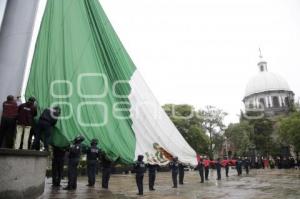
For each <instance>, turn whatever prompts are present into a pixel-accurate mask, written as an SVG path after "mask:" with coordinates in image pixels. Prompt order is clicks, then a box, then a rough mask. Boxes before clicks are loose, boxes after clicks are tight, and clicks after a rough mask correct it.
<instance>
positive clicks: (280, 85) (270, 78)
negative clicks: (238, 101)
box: [245, 71, 291, 97]
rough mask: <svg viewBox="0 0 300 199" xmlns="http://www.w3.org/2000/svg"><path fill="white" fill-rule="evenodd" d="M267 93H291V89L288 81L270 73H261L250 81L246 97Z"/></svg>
mask: <svg viewBox="0 0 300 199" xmlns="http://www.w3.org/2000/svg"><path fill="white" fill-rule="evenodd" d="M266 91H291V89H290V86H289V84H288V83H287V81H286V80H285V79H284V78H282V77H281V76H279V75H277V74H274V73H271V72H268V71H261V72H259V73H258V74H257V75H255V76H254V77H252V78H251V79H250V80H249V82H248V84H247V86H246V91H245V97H248V96H250V95H253V94H257V93H262V92H266Z"/></svg>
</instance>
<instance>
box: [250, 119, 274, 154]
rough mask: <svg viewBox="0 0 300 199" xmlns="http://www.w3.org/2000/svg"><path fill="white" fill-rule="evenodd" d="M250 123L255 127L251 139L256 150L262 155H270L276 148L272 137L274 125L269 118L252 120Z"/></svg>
mask: <svg viewBox="0 0 300 199" xmlns="http://www.w3.org/2000/svg"><path fill="white" fill-rule="evenodd" d="M249 123H250V124H251V125H252V126H253V134H251V136H250V139H251V141H252V143H253V144H254V145H255V147H256V150H257V151H258V152H260V153H261V155H270V154H271V152H272V149H273V146H274V139H273V137H272V134H273V131H274V128H273V126H274V123H273V122H272V121H271V120H269V119H267V118H263V119H257V120H250V121H249Z"/></svg>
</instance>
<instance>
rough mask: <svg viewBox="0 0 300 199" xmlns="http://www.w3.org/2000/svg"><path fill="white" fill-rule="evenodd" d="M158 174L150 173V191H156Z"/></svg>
mask: <svg viewBox="0 0 300 199" xmlns="http://www.w3.org/2000/svg"><path fill="white" fill-rule="evenodd" d="M155 178H156V173H155V172H149V189H150V190H153V189H154V183H155Z"/></svg>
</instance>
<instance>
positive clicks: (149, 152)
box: [26, 0, 197, 165]
mask: <svg viewBox="0 0 300 199" xmlns="http://www.w3.org/2000/svg"><path fill="white" fill-rule="evenodd" d="M157 72H159V71H157ZM166 78H167V77H166ZM30 96H34V97H36V99H37V100H38V105H39V110H40V111H42V110H43V109H45V108H47V107H51V106H57V105H58V106H60V108H61V110H62V115H61V117H60V119H59V121H58V124H57V125H56V127H55V130H54V133H53V135H52V144H53V145H55V146H60V147H64V146H67V145H68V144H69V143H70V142H71V141H72V140H73V139H74V138H75V137H76V136H77V135H79V134H81V135H83V136H84V137H85V138H86V140H85V144H86V145H89V143H90V141H91V140H92V139H93V138H96V139H98V140H99V147H100V148H101V149H102V150H104V151H105V152H106V153H107V154H108V155H109V157H110V158H111V159H113V160H120V161H122V162H123V163H132V162H133V161H134V160H135V159H136V158H137V156H138V155H140V154H142V155H144V156H145V160H146V162H150V163H157V164H160V165H163V164H167V163H168V162H169V160H170V159H171V158H172V157H173V156H177V157H178V158H179V160H180V161H181V162H184V163H188V164H192V165H196V164H197V157H196V152H195V151H194V150H193V149H192V148H191V147H190V146H189V144H188V143H187V142H186V141H185V139H184V138H183V137H182V136H181V134H180V133H179V132H178V130H177V129H176V127H175V126H174V124H173V123H172V122H171V120H170V119H169V117H168V116H167V115H166V113H165V112H164V110H163V109H162V108H161V106H160V104H159V103H158V102H157V100H156V98H155V97H154V96H153V94H152V92H151V90H150V89H149V87H148V86H147V84H146V83H145V81H144V79H143V77H142V75H141V74H140V73H139V71H138V70H137V69H136V67H135V65H134V63H133V61H132V60H131V59H130V57H129V55H128V54H127V52H126V50H125V48H124V47H123V45H122V43H121V41H120V40H119V38H118V36H117V35H116V33H115V31H114V30H113V27H112V25H111V24H110V22H109V20H108V18H107V16H106V15H105V13H104V11H103V9H102V7H101V5H100V3H99V1H98V0H63V1H58V0H48V2H47V5H46V8H45V11H44V15H43V19H42V22H41V24H40V29H39V35H38V38H37V41H36V45H35V52H34V55H33V59H32V64H31V68H30V74H29V79H28V83H27V88H26V98H28V97H30Z"/></svg>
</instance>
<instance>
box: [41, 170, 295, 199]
mask: <svg viewBox="0 0 300 199" xmlns="http://www.w3.org/2000/svg"><path fill="white" fill-rule="evenodd" d="M222 174H224V173H222ZM100 177H101V176H98V177H97V183H96V186H95V188H88V187H86V186H85V185H86V184H87V179H86V177H80V178H79V181H78V188H77V190H76V191H64V190H62V189H52V188H51V179H47V182H46V188H45V193H44V195H43V196H42V197H41V198H40V199H62V198H70V199H71V198H72V199H75V198H76V199H95V198H107V199H131V198H145V199H152V198H153V199H179V198H180V199H200V198H201V199H202V198H203V199H215V198H230V199H231V198H233V199H252V198H253V199H267V198H276V199H277V198H285V199H289V198H291V199H292V198H295V199H299V198H300V170H251V171H250V174H249V175H248V176H246V174H243V176H242V177H238V176H236V173H235V171H234V170H232V171H231V173H230V177H229V178H225V177H223V176H222V180H221V181H217V180H215V179H216V173H215V171H212V172H211V174H210V180H209V181H207V182H205V183H204V184H201V183H200V178H199V175H198V172H194V171H190V172H186V173H185V184H184V185H182V186H179V188H177V189H173V188H171V187H172V182H171V173H168V172H163V173H158V174H157V180H156V186H155V189H156V191H154V192H150V191H149V189H148V177H147V174H145V179H144V196H137V195H136V192H137V188H136V184H135V178H134V175H130V174H129V175H113V176H112V177H111V180H110V187H109V190H103V189H101V188H100V184H101V183H100ZM65 185H66V181H65V180H64V181H63V186H65Z"/></svg>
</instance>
